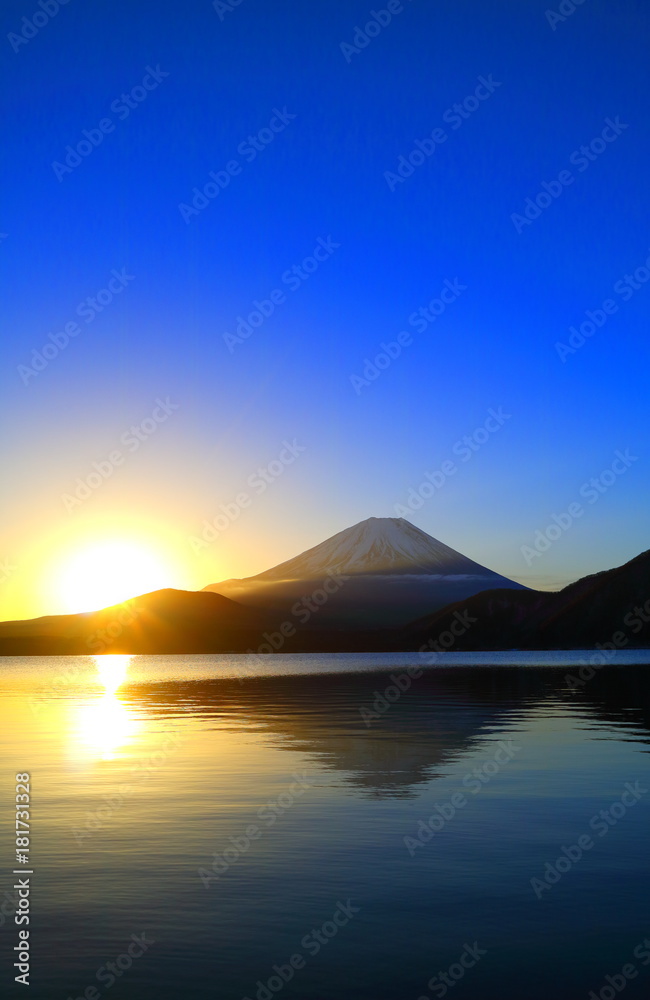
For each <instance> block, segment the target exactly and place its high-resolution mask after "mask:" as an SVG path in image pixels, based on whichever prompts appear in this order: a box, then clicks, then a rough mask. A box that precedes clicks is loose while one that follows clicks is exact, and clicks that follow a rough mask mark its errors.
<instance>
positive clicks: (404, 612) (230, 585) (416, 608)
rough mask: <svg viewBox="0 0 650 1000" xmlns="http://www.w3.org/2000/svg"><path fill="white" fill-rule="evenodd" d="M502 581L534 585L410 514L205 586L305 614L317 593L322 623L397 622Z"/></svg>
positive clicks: (502, 585)
mask: <svg viewBox="0 0 650 1000" xmlns="http://www.w3.org/2000/svg"><path fill="white" fill-rule="evenodd" d="M324 584H327V586H324ZM495 588H499V589H511V590H525V589H526V588H525V587H523V586H522V585H521V584H519V583H515V582H514V581H512V580H508V579H507V578H506V577H503V576H500V575H499V574H498V573H495V572H493V571H492V570H490V569H486V567H485V566H481V565H479V563H476V562H474V561H473V560H472V559H468V558H467V556H464V555H462V554H461V553H460V552H456V551H455V550H454V549H452V548H450V547H449V546H448V545H445V544H443V542H439V541H438V540H437V539H435V538H432V537H431V535H428V534H427V533H426V532H425V531H422V530H421V529H420V528H416V527H415V525H414V524H411V523H410V522H409V521H406V520H405V519H404V518H401V517H400V518H397V517H370V518H368V519H367V520H365V521H360V522H359V524H355V525H353V526H352V527H351V528H346V529H345V530H344V531H339V532H338V533H337V534H336V535H332V537H331V538H328V539H327V540H326V541H324V542H321V543H320V544H319V545H315V546H314V547H313V548H311V549H307V551H306V552H303V553H302V554H301V555H298V556H295V557H294V558H293V559H288V560H287V561H286V562H283V563H280V564H279V565H278V566H274V567H273V568H272V569H268V570H266V571H265V572H263V573H258V574H257V576H251V577H247V578H246V579H242V580H235V579H234V580H224V581H223V582H222V583H213V584H210V585H209V586H208V587H204V590H207V591H211V592H213V593H217V594H221V595H222V596H224V597H228V598H230V599H231V600H234V601H237V602H239V603H240V604H245V605H249V606H253V607H258V608H260V609H261V608H264V609H267V610H273V611H276V612H280V613H287V614H289V615H297V616H298V617H299V618H300V615H301V614H303V615H306V612H305V611H303V610H302V609H303V608H304V607H306V608H308V609H309V608H310V604H309V601H310V598H312V596H313V595H315V596H314V597H313V601H312V608H313V610H312V613H316V611H317V612H318V619H317V620H318V626H319V627H320V626H321V624H322V625H325V624H327V625H336V626H338V627H350V626H361V627H376V626H382V627H386V626H387V627H393V626H398V625H402V624H405V623H406V622H409V621H412V620H414V619H415V618H417V617H418V616H419V615H425V614H428V613H432V612H434V611H436V610H438V609H439V608H442V607H443V606H444V605H446V604H450V603H452V602H454V601H459V600H463V599H464V598H466V597H471V596H473V595H474V594H478V593H480V592H481V591H483V590H493V589H495ZM322 592H324V593H326V594H327V599H326V600H325V601H323V600H322V597H321V594H322ZM305 600H306V603H303V602H305ZM311 624H312V625H315V624H316V621H314V622H312V623H311Z"/></svg>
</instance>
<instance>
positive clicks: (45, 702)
mask: <svg viewBox="0 0 650 1000" xmlns="http://www.w3.org/2000/svg"><path fill="white" fill-rule="evenodd" d="M593 657H594V651H593V650H591V651H585V652H580V651H571V652H567V653H517V652H509V653H482V654H478V653H477V654H453V653H449V654H444V655H443V656H441V657H440V659H439V661H438V664H437V665H436V666H435V667H430V668H427V669H426V670H424V671H422V670H421V663H420V659H419V657H418V654H403V655H396V654H380V655H376V654H372V655H364V656H362V655H356V654H350V655H335V656H331V655H298V654H296V655H287V656H279V655H278V656H269V657H266V658H263V659H262V660H260V659H259V658H258V659H257V660H255V661H251V660H249V658H247V657H246V656H235V655H232V656H189V657H182V656H168V657H146V656H143V657H133V658H130V657H126V656H101V657H60V658H56V657H51V658H37V657H29V658H28V657H25V658H19V657H16V658H11V657H6V658H3V661H2V664H1V666H0V689H1V696H2V697H1V701H0V712H1V713H2V717H1V720H0V758H1V763H2V767H1V774H2V782H1V787H0V798H1V802H2V809H1V812H0V844H1V850H0V858H1V866H0V869H1V875H0V878H1V879H2V884H0V897H1V899H2V907H1V913H0V921H1V923H0V952H1V956H2V975H3V982H2V990H3V994H4V995H9V996H13V995H20V991H21V990H22V989H23V986H22V985H21V984H18V983H15V982H14V975H17V974H18V973H17V972H16V970H14V969H13V967H12V965H13V962H14V961H15V960H16V959H15V957H13V956H14V954H15V953H14V951H13V949H14V946H15V945H16V944H17V942H18V931H19V927H18V926H17V925H16V924H15V922H14V913H15V910H16V906H17V903H16V890H15V889H14V888H13V887H14V886H15V885H16V884H17V880H18V879H20V878H21V876H15V875H13V874H12V873H13V871H14V870H19V871H21V872H30V873H31V874H29V875H28V876H27V875H23V876H22V881H23V882H25V880H26V879H27V878H29V889H30V894H29V897H28V906H29V911H28V916H29V924H27V923H25V924H24V925H23V927H24V928H25V929H28V930H29V935H30V936H29V949H30V954H31V961H30V985H31V994H30V995H31V996H32V997H36V998H41V997H43V998H48V1000H49V998H50V997H51V998H61V1000H65V998H67V997H71V998H73V1000H74V998H77V997H84V998H85V1000H98V998H99V997H104V996H105V995H106V994H108V995H109V996H110V997H111V998H115V1000H122V998H123V1000H131V998H138V1000H153V998H177V997H179V996H187V997H190V996H191V997H210V998H211V997H218V998H220V1000H243V998H248V1000H269V998H271V997H275V996H280V997H281V998H283V1000H284V998H287V1000H288V998H296V1000H298V998H299V1000H334V998H358V1000H409V998H412V1000H420V998H425V997H428V998H435V997H443V996H446V995H447V994H449V995H450V996H451V997H452V998H453V1000H524V998H525V1000H549V998H554V1000H577V998H581V997H584V998H585V1000H588V998H592V996H596V997H600V998H601V1000H608V998H612V997H614V996H616V995H618V992H619V991H620V990H619V989H618V987H620V989H621V990H622V989H623V988H624V987H626V986H627V990H628V992H626V997H627V996H629V997H630V1000H633V998H634V997H642V996H647V994H648V990H649V989H650V908H649V906H648V895H649V889H650V881H649V876H650V861H649V860H648V833H649V830H650V757H649V755H648V749H649V747H650V684H649V681H648V677H649V676H650V674H649V673H648V671H649V670H650V667H648V666H647V665H646V663H645V662H644V661H647V660H648V659H649V654H648V653H647V652H634V651H626V652H624V653H618V654H616V658H615V660H614V662H612V663H611V664H608V665H604V666H603V665H602V664H600V663H595V665H594V666H593V667H589V666H586V665H585V661H589V659H590V658H593ZM596 659H597V658H596ZM581 672H582V673H581ZM16 774H21V775H22V774H29V775H30V778H29V782H28V783H29V796H30V800H31V801H30V804H29V805H30V817H29V824H30V831H29V836H30V844H29V855H28V858H29V862H28V864H22V863H21V862H19V861H17V859H16V845H15V829H14V827H15V821H14V811H15V784H16V782H15V780H14V779H15V775H16ZM22 801H24V800H22ZM24 908H25V907H24V904H23V910H24ZM622 970H623V971H622ZM608 977H609V978H608ZM621 983H622V986H621ZM628 983H629V985H628Z"/></svg>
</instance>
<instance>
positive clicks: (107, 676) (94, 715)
mask: <svg viewBox="0 0 650 1000" xmlns="http://www.w3.org/2000/svg"><path fill="white" fill-rule="evenodd" d="M94 660H95V665H96V667H97V673H98V677H97V680H98V682H99V684H100V685H101V687H102V688H103V693H102V694H100V696H99V697H97V698H94V699H93V700H92V701H86V702H84V703H83V704H82V705H79V707H78V710H77V726H76V735H77V739H78V744H79V748H80V749H81V750H82V751H83V752H84V753H85V754H86V755H88V756H92V757H99V758H100V759H101V760H114V759H115V758H116V757H117V756H119V754H118V751H120V750H121V749H122V748H123V747H125V746H126V745H128V744H129V743H131V742H132V741H133V740H134V738H135V737H136V735H137V733H138V730H139V729H140V723H139V721H138V719H137V718H136V716H135V714H134V712H133V710H132V709H131V708H130V707H129V706H128V705H126V704H124V702H122V701H121V700H120V698H119V696H118V693H117V692H118V691H119V689H120V687H121V686H122V684H123V683H124V681H125V680H126V678H127V675H128V669H129V663H130V662H131V657H130V656H127V655H122V654H110V655H106V656H95V657H94Z"/></svg>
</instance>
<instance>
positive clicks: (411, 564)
mask: <svg viewBox="0 0 650 1000" xmlns="http://www.w3.org/2000/svg"><path fill="white" fill-rule="evenodd" d="M328 571H338V572H339V573H345V574H349V575H376V574H382V575H383V574H390V575H393V574H402V573H404V574H418V575H422V574H434V575H435V574H445V575H447V574H451V575H462V574H470V575H473V574H476V573H477V572H478V573H480V574H481V575H485V574H488V575H490V571H489V570H487V569H485V568H484V567H483V566H479V565H478V563H475V562H473V561H472V560H471V559H468V558H467V557H466V556H463V555H461V554H460V553H459V552H456V551H455V550H454V549H451V548H449V546H448V545H444V544H443V543H442V542H439V541H437V539H435V538H432V537H431V535H427V533H426V532H425V531H421V530H420V528H416V527H415V525H414V524H411V523H410V521H406V520H405V519H404V518H402V517H369V518H368V519H367V520H365V521H360V522H359V524H355V525H353V526H352V527H351V528H346V529H345V530H344V531H339V532H338V533H337V534H336V535H332V537H331V538H328V539H326V541H324V542H321V543H320V544H319V545H315V546H314V547H313V548H311V549H307V551H306V552H303V553H302V554H301V555H299V556H296V557H295V558H293V559H289V560H287V561H286V562H283V563H280V565H279V566H274V567H273V569H269V570H266V572H264V573H260V574H259V575H258V576H256V577H255V578H254V579H256V580H268V581H271V580H300V579H303V580H309V579H316V578H318V577H321V576H323V575H324V574H326V573H327V572H328Z"/></svg>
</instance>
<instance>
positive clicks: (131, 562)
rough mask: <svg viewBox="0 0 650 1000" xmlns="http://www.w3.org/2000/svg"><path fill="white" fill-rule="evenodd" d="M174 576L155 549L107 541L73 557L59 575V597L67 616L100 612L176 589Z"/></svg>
mask: <svg viewBox="0 0 650 1000" xmlns="http://www.w3.org/2000/svg"><path fill="white" fill-rule="evenodd" d="M173 581H174V574H173V572H172V570H171V568H170V566H168V565H167V564H166V563H165V561H164V559H162V558H161V556H159V555H158V554H157V553H156V552H154V551H153V549H149V548H147V547H146V546H145V545H141V544H139V543H138V542H135V541H130V540H125V539H119V538H118V539H107V540H104V541H101V542H97V543H95V544H92V545H89V546H87V547H85V548H83V549H81V550H80V551H78V552H76V553H75V554H74V555H73V556H71V557H70V558H69V559H68V560H67V561H66V562H65V563H64V564H63V566H62V568H61V570H60V571H59V572H58V573H57V579H56V583H55V587H56V593H57V597H58V599H59V602H60V603H61V605H63V606H64V607H65V608H66V610H67V612H68V613H70V614H76V613H78V612H83V611H97V610H99V609H100V608H106V607H110V606H111V605H113V604H120V603H121V602H122V601H126V600H128V599H129V598H130V597H137V596H138V595H139V594H146V593H148V592H149V591H152V590H161V589H162V588H163V587H170V586H173V585H174V582H173Z"/></svg>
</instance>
